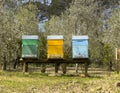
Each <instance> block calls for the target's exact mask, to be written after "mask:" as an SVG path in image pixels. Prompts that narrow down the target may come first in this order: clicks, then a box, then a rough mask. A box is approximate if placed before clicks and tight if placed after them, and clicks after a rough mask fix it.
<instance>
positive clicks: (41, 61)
mask: <svg viewBox="0 0 120 93" xmlns="http://www.w3.org/2000/svg"><path fill="white" fill-rule="evenodd" d="M21 62H22V63H23V72H27V71H28V64H30V63H38V64H62V63H66V64H76V63H78V64H84V65H85V73H84V74H85V76H88V65H89V63H90V60H89V59H88V58H81V59H33V58H26V59H23V60H22V61H21Z"/></svg>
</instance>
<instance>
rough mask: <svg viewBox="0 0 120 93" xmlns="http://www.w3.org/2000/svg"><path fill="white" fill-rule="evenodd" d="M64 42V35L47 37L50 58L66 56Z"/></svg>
mask: <svg viewBox="0 0 120 93" xmlns="http://www.w3.org/2000/svg"><path fill="white" fill-rule="evenodd" d="M63 42H64V40H63V36H62V35H50V36H48V37H47V44H48V46H47V53H48V54H47V58H48V59H62V58H63V57H64V50H63Z"/></svg>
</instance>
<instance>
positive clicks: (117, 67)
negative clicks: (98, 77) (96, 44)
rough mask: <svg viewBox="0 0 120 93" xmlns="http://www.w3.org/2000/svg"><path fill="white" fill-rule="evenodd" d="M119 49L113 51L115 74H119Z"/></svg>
mask: <svg viewBox="0 0 120 93" xmlns="http://www.w3.org/2000/svg"><path fill="white" fill-rule="evenodd" d="M118 55H119V49H117V48H116V49H115V60H116V71H117V74H119V64H118V63H119V56H118Z"/></svg>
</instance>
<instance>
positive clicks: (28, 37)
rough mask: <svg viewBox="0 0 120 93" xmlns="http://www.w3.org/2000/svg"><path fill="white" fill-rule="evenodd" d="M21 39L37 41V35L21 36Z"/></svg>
mask: <svg viewBox="0 0 120 93" xmlns="http://www.w3.org/2000/svg"><path fill="white" fill-rule="evenodd" d="M22 39H38V36H37V35H23V36H22Z"/></svg>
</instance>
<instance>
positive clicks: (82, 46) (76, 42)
mask: <svg viewBox="0 0 120 93" xmlns="http://www.w3.org/2000/svg"><path fill="white" fill-rule="evenodd" d="M72 58H73V59H74V58H88V36H86V35H84V36H72Z"/></svg>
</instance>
